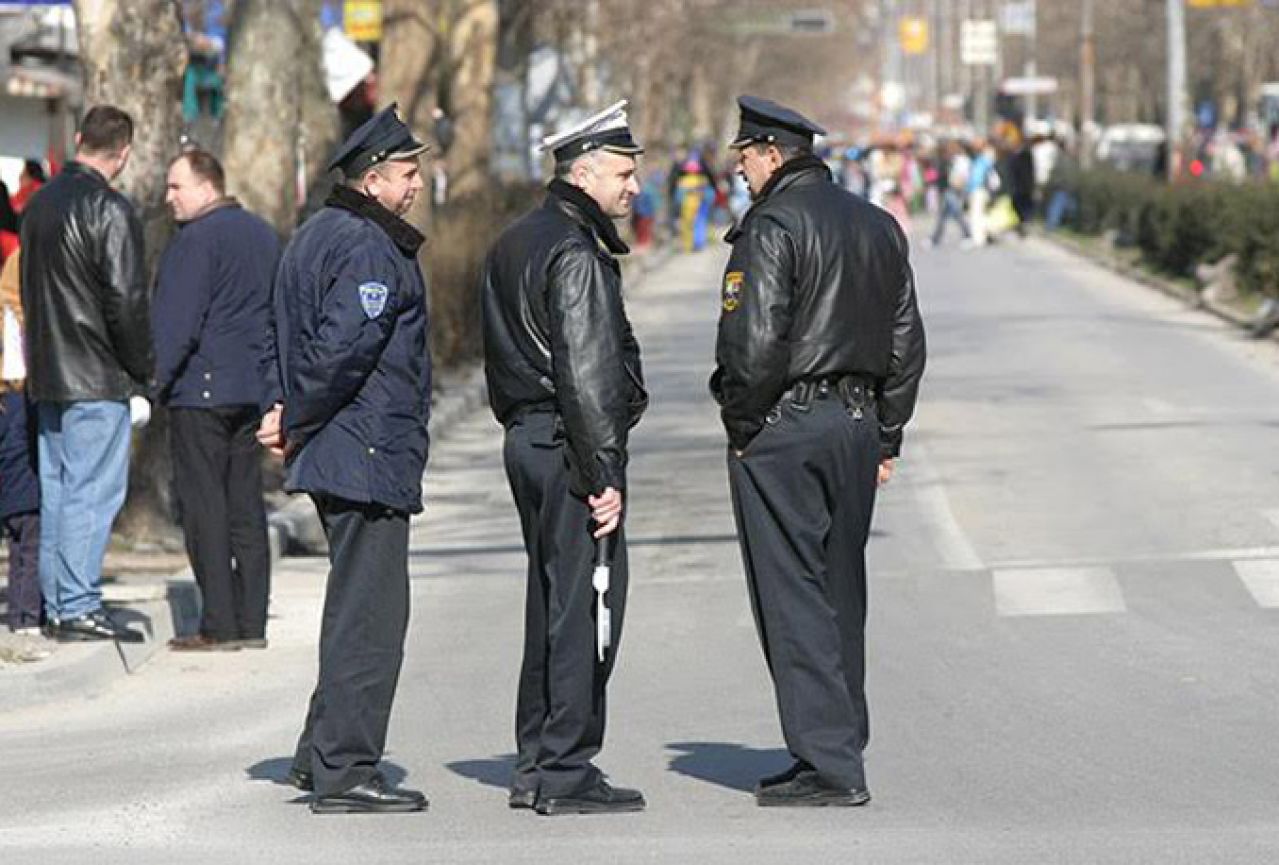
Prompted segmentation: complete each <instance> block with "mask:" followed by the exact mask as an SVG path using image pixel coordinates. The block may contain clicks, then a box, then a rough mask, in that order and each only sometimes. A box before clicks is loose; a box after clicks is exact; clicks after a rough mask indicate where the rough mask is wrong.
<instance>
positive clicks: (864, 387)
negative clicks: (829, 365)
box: [782, 375, 875, 411]
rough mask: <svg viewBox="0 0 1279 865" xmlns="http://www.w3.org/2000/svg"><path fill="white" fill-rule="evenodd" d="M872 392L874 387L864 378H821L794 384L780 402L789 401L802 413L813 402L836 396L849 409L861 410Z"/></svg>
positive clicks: (853, 376) (858, 376) (845, 376)
mask: <svg viewBox="0 0 1279 865" xmlns="http://www.w3.org/2000/svg"><path fill="white" fill-rule="evenodd" d="M874 392H875V389H874V386H873V384H872V382H871V380H870V379H869V378H867V377H866V376H860V375H843V376H821V377H819V378H806V379H800V380H799V381H797V382H795V383H794V384H792V385H791V386H790V387H789V388H788V389H787V391H786V392H785V393H784V394H782V400H783V401H785V400H790V403H791V405H793V406H795V408H797V409H800V410H801V411H803V410H804V409H807V408H808V407H809V406H810V405H812V404H813V400H818V399H828V398H830V397H832V396H838V397H839V398H840V399H841V400H842V401H843V403H844V405H845V406H848V407H849V408H853V407H856V408H863V407H865V406H866V405H867V404H868V403H869V402H870V401H871V398H872V395H873V394H874Z"/></svg>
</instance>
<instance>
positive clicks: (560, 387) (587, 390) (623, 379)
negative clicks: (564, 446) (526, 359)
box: [547, 246, 633, 496]
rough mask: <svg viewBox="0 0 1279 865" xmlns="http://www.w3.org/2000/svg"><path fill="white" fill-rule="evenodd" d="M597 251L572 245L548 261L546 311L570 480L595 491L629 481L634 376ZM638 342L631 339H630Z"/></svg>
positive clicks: (617, 300) (618, 306) (616, 303)
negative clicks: (630, 374) (626, 360)
mask: <svg viewBox="0 0 1279 865" xmlns="http://www.w3.org/2000/svg"><path fill="white" fill-rule="evenodd" d="M604 267H605V264H604V262H602V261H601V260H600V258H599V256H597V255H595V254H594V252H593V251H591V250H588V249H585V248H580V247H573V246H571V247H569V248H568V249H566V250H564V251H563V252H561V253H560V254H559V255H557V256H556V257H555V258H554V259H553V260H552V261H551V263H550V265H549V272H548V279H547V311H548V314H549V324H550V339H551V355H552V357H554V358H555V363H554V374H553V380H554V383H555V392H556V397H557V402H558V405H559V410H560V418H561V420H562V422H563V425H564V434H565V437H566V439H567V443H568V455H569V471H570V487H571V488H572V490H573V492H574V493H576V494H577V495H581V496H585V495H588V494H595V495H598V494H599V493H601V492H603V491H604V489H605V488H606V487H613V488H614V489H617V490H623V489H624V488H625V484H626V438H627V430H628V429H629V426H630V423H629V422H630V417H631V410H630V405H629V403H630V395H631V382H630V378H629V377H628V375H627V373H626V367H625V365H624V364H623V362H622V361H623V359H624V356H623V352H624V345H625V342H626V332H627V325H626V323H625V322H626V319H625V314H624V313H623V310H622V299H621V297H620V295H619V294H618V293H617V292H616V291H615V290H611V289H610V282H609V280H608V279H606V277H605V274H604V271H603V268H604ZM632 342H633V339H632Z"/></svg>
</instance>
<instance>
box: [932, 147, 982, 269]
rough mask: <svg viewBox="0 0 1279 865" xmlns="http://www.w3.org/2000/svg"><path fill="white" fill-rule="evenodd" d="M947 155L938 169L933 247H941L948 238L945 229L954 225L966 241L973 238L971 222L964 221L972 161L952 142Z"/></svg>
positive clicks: (945, 153) (946, 150)
mask: <svg viewBox="0 0 1279 865" xmlns="http://www.w3.org/2000/svg"><path fill="white" fill-rule="evenodd" d="M942 153H943V154H944V155H943V157H942V159H941V161H940V162H939V164H938V168H937V176H938V180H937V183H938V185H939V186H940V187H941V190H942V193H941V201H940V205H939V209H938V211H937V222H936V224H935V225H934V226H933V234H932V237H931V238H930V240H929V243H930V245H932V246H940V245H941V243H942V241H943V240H944V239H945V237H946V225H947V224H948V223H950V222H954V223H956V224H958V225H959V230H960V231H962V232H963V233H964V239H965V240H967V239H969V238H971V237H972V232H971V231H970V230H969V228H968V221H967V220H966V219H964V194H965V190H967V188H968V173H969V171H970V170H971V168H972V161H971V160H970V159H969V157H968V154H967V153H965V152H964V149H963V148H962V147H960V146H959V145H958V144H956V143H955V142H953V141H950V142H947V143H946V145H945V147H943V148H942Z"/></svg>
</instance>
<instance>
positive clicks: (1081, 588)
mask: <svg viewBox="0 0 1279 865" xmlns="http://www.w3.org/2000/svg"><path fill="white" fill-rule="evenodd" d="M992 576H993V579H994V589H995V608H996V610H997V611H998V613H999V615H1001V616H1068V615H1082V614H1089V613H1093V614H1096V613H1122V612H1124V610H1125V609H1127V607H1126V605H1125V604H1124V596H1123V593H1122V592H1121V591H1120V588H1119V583H1118V581H1117V580H1116V579H1115V574H1114V572H1113V571H1112V570H1111V569H1110V568H1097V567H1093V568H1010V569H1004V570H996V571H994V572H993V574H992Z"/></svg>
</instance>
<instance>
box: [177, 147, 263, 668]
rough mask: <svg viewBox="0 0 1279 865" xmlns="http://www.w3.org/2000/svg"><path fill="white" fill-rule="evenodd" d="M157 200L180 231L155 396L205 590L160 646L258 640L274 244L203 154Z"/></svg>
mask: <svg viewBox="0 0 1279 865" xmlns="http://www.w3.org/2000/svg"><path fill="white" fill-rule="evenodd" d="M165 200H166V201H167V202H168V204H169V207H170V208H171V209H172V210H173V216H174V218H175V219H176V220H177V222H178V223H179V226H180V228H179V231H178V233H177V235H176V236H175V237H174V239H173V242H172V243H170V244H169V246H168V248H167V249H165V251H164V255H163V257H162V258H161V259H160V269H159V274H158V277H157V285H156V294H155V300H154V302H153V306H152V329H153V331H154V333H155V356H156V383H155V397H156V399H157V400H158V401H159V402H160V403H161V404H162V405H165V406H167V407H168V409H169V422H170V428H169V437H170V445H171V447H172V451H173V472H174V476H175V478H176V480H177V483H176V484H174V488H175V490H176V493H177V500H178V508H179V512H180V515H181V520H182V529H183V531H184V533H185V534H186V546H187V554H188V555H189V556H190V559H191V568H192V570H193V571H194V572H195V579H196V582H197V583H199V585H200V594H201V596H202V598H203V604H202V612H201V616H200V630H199V631H198V632H197V633H195V634H191V635H189V636H181V637H176V638H174V639H173V640H170V641H169V645H170V647H171V648H172V649H174V650H175V651H225V650H234V649H240V648H265V647H266V609H267V597H268V594H269V592H270V556H269V552H268V546H267V532H266V509H265V506H264V503H263V501H262V473H261V468H260V466H261V462H260V460H261V450H260V449H259V445H258V443H257V440H256V438H255V433H256V432H257V425H258V419H259V412H258V404H259V402H260V401H261V400H262V396H263V394H262V390H263V386H262V379H261V376H260V375H259V374H258V359H259V357H260V356H261V354H262V349H263V339H264V338H265V336H266V330H267V325H268V305H269V302H270V296H271V281H272V279H273V278H274V276H275V267H276V263H277V261H278V260H279V256H280V245H279V240H278V238H277V237H276V234H275V231H274V230H273V229H272V228H271V226H270V225H268V224H267V223H266V222H265V221H264V220H262V219H260V218H258V217H257V216H254V215H253V214H251V213H249V212H248V211H247V210H245V209H244V208H242V207H241V206H240V205H239V204H238V203H237V202H236V201H235V199H233V198H228V197H227V196H226V191H225V181H224V176H223V172H222V166H221V165H219V164H218V161H217V159H215V158H214V157H213V156H211V155H210V154H208V153H206V152H204V151H202V150H188V151H186V152H184V153H183V154H182V155H180V156H178V157H177V158H176V159H175V160H173V163H172V164H171V165H170V166H169V174H168V181H167V191H166V193H165Z"/></svg>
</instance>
